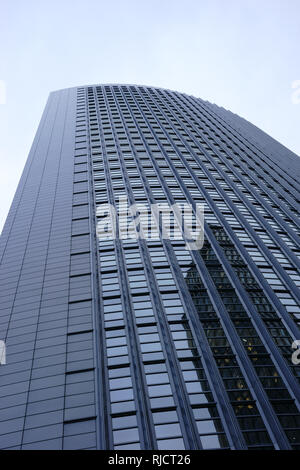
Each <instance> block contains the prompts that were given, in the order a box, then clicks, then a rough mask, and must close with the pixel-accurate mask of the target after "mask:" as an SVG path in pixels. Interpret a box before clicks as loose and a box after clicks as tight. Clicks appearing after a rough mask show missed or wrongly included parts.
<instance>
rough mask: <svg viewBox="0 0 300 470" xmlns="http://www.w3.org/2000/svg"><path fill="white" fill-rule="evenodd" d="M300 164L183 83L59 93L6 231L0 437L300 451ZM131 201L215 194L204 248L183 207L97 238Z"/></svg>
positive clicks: (111, 445) (23, 442)
mask: <svg viewBox="0 0 300 470" xmlns="http://www.w3.org/2000/svg"><path fill="white" fill-rule="evenodd" d="M285 158H286V160H287V162H288V171H287V167H285V165H284V159H285ZM297 165H298V164H297V157H296V156H294V155H293V154H292V153H291V152H289V151H288V150H286V149H284V148H283V147H282V146H280V144H277V143H276V142H275V141H273V140H272V139H271V138H269V137H268V136H265V135H264V134H263V133H261V131H259V130H256V128H254V126H252V125H251V124H249V123H247V122H246V121H244V120H242V119H241V118H239V117H237V116H235V115H233V114H231V113H230V112H228V111H225V110H223V109H220V108H218V107H217V106H215V105H211V104H210V103H207V102H205V101H202V100H200V99H196V98H193V97H190V96H186V95H183V94H180V93H177V92H171V91H169V90H162V89H156V88H149V87H138V86H133V85H132V86H131V85H99V86H87V87H78V88H73V89H70V90H62V91H59V92H55V93H53V94H51V96H50V99H49V102H48V104H47V107H46V110H45V113H44V115H43V118H42V121H41V124H40V127H39V130H38V132H37V136H36V139H35V141H34V144H33V147H32V150H31V153H30V155H29V158H28V162H27V164H26V167H25V170H24V173H23V175H22V178H21V181H20V184H19V187H18V190H17V193H16V196H15V199H14V201H13V204H12V208H11V210H10V213H9V215H8V218H7V222H6V225H5V228H4V231H3V234H2V237H1V248H0V258H1V271H0V276H1V283H2V286H3V288H2V290H1V305H0V328H1V329H0V332H1V333H0V339H1V340H2V339H4V340H6V345H7V365H5V366H0V380H1V389H0V395H1V396H0V448H2V449H96V448H97V449H116V450H122V449H124V450H126V449H273V448H275V449H300V414H299V413H300V389H299V378H300V370H299V366H297V365H295V364H293V363H292V353H293V349H292V347H291V346H292V343H293V341H294V340H295V339H299V337H300V332H299V324H300V306H299V305H300V294H299V286H300V264H299V259H298V255H299V249H300V247H299V220H298V218H297V215H298V214H299V205H298V204H299V183H298V181H297V178H296V177H295V175H296V174H297V171H299V170H298V167H297ZM122 198H123V199H122ZM124 198H126V199H127V200H128V201H129V203H130V204H142V205H144V206H146V207H148V206H149V205H150V204H153V203H159V204H161V205H162V206H163V205H164V206H165V207H167V206H168V205H172V204H174V203H178V204H190V205H191V206H192V207H193V208H194V210H195V204H196V203H201V204H203V206H204V210H205V227H204V228H205V242H204V245H203V248H202V249H201V250H198V251H196V250H194V251H188V250H187V249H186V247H185V244H184V242H183V241H182V240H180V239H178V236H177V238H176V235H178V233H179V232H178V220H176V217H173V218H171V221H172V234H173V238H172V240H168V239H162V238H160V236H159V230H158V222H159V221H158V220H154V222H155V223H156V226H155V227H154V229H153V230H152V232H151V237H150V238H148V239H147V240H143V239H141V238H138V239H135V240H133V239H130V238H129V239H122V240H121V239H107V240H101V241H99V240H98V239H97V236H96V227H97V224H98V222H99V221H100V220H101V216H100V215H99V213H100V212H99V211H100V210H101V208H103V207H104V205H105V204H106V203H110V204H112V205H114V206H116V204H117V203H118V202H119V201H120V200H121V201H122V200H124ZM194 215H195V214H194ZM154 219H155V218H154ZM140 221H141V222H142V223H145V222H146V221H147V216H146V215H145V214H141V215H140ZM119 228H120V232H121V233H122V231H124V230H125V229H126V224H125V221H123V222H122V223H121V225H120V227H119ZM112 229H113V227H112V226H111V227H110V230H112Z"/></svg>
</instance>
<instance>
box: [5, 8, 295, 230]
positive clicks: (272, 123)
mask: <svg viewBox="0 0 300 470" xmlns="http://www.w3.org/2000/svg"><path fill="white" fill-rule="evenodd" d="M0 44H1V48H0V129H1V131H0V135H1V138H0V160H1V161H0V168H1V173H0V198H1V204H0V230H1V228H2V224H3V222H4V220H5V217H6V215H7V212H8V209H9V206H10V204H11V201H12V198H13V195H14V192H15V189H16V186H17V183H18V181H19V178H20V175H21V172H22V169H23V166H24V163H25V161H26V158H27V155H28V151H29V149H30V145H31V143H32V140H33V137H34V134H35V132H36V129H37V126H38V123H39V120H40V118H41V114H42V111H43V109H44V106H45V103H46V100H47V97H48V94H49V92H50V91H52V90H56V89H60V88H65V87H72V86H77V85H87V84H94V83H135V84H140V85H151V86H159V87H165V88H169V89H173V90H178V91H182V92H185V93H189V94H193V95H195V96H198V97H201V98H203V99H207V100H209V101H212V102H214V103H217V104H218V105H221V106H224V107H226V108H228V109H230V110H231V111H234V112H236V113H238V114H240V115H241V116H243V117H245V118H246V119H248V120H250V121H251V122H253V123H254V124H256V125H257V126H258V127H260V128H262V129H264V130H265V131H266V132H268V133H269V134H270V135H272V136H273V137H275V138H276V139H277V140H279V141H280V142H282V143H283V144H284V145H286V146H287V147H289V148H290V149H291V150H293V151H294V152H296V153H297V154H300V133H299V124H300V93H299V91H300V46H299V45H300V0H110V1H107V0H84V1H82V0H80V1H79V0H42V1H41V0H26V1H24V0H0ZM293 84H294V87H295V88H292V85H293ZM4 87H5V89H6V93H4V92H5V90H4ZM3 101H5V103H4V104H1V103H3Z"/></svg>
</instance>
